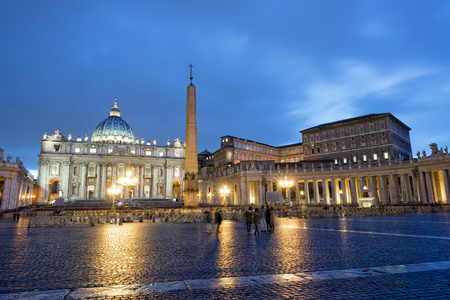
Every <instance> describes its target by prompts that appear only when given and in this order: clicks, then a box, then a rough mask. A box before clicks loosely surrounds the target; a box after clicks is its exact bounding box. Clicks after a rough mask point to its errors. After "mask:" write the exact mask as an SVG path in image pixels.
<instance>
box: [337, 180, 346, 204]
mask: <svg viewBox="0 0 450 300" xmlns="http://www.w3.org/2000/svg"><path fill="white" fill-rule="evenodd" d="M341 189H342V194H341V193H340V192H339V197H341V195H342V203H341V204H347V203H348V198H347V187H346V186H345V178H341Z"/></svg>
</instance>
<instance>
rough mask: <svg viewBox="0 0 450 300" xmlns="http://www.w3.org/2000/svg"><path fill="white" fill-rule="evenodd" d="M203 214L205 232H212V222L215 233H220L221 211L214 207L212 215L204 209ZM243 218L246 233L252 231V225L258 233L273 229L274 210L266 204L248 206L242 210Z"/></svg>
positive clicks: (255, 232) (256, 233)
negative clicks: (214, 225) (258, 206)
mask: <svg viewBox="0 0 450 300" xmlns="http://www.w3.org/2000/svg"><path fill="white" fill-rule="evenodd" d="M204 214H205V223H206V230H207V232H213V228H212V224H211V223H212V222H214V223H215V224H216V226H217V228H216V233H220V225H221V224H222V212H221V210H220V208H218V209H216V211H215V212H214V214H213V215H211V213H210V212H209V211H204ZM244 218H245V224H246V226H247V233H248V234H250V233H251V232H252V227H254V234H255V235H259V233H260V232H269V231H274V229H275V226H274V219H275V212H274V210H273V207H269V206H268V205H267V206H266V207H264V205H262V206H261V208H257V207H255V209H253V207H252V206H250V207H249V208H248V209H247V210H246V211H245V212H244ZM260 229H261V231H260Z"/></svg>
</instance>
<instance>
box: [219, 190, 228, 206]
mask: <svg viewBox="0 0 450 300" xmlns="http://www.w3.org/2000/svg"><path fill="white" fill-rule="evenodd" d="M229 194H230V189H229V188H228V187H227V186H224V187H223V188H221V189H220V195H221V196H223V203H224V204H226V199H227V196H228V195H229Z"/></svg>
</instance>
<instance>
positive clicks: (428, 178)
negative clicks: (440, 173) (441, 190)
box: [425, 172, 436, 203]
mask: <svg viewBox="0 0 450 300" xmlns="http://www.w3.org/2000/svg"><path fill="white" fill-rule="evenodd" d="M425 180H426V182H427V196H428V200H429V203H435V202H436V201H435V199H434V197H433V183H432V181H431V174H430V172H425Z"/></svg>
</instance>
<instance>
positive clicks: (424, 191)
mask: <svg viewBox="0 0 450 300" xmlns="http://www.w3.org/2000/svg"><path fill="white" fill-rule="evenodd" d="M420 195H421V197H422V203H430V200H429V199H428V193H427V183H426V180H425V172H420Z"/></svg>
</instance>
